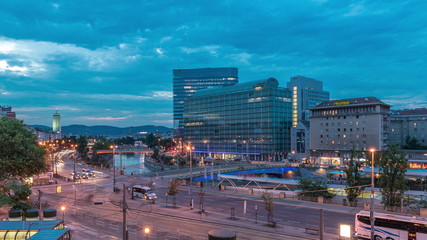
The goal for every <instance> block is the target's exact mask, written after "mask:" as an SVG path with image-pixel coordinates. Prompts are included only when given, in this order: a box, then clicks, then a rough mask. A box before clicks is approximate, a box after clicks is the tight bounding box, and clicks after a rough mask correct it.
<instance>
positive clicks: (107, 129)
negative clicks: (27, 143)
mask: <svg viewBox="0 0 427 240" xmlns="http://www.w3.org/2000/svg"><path fill="white" fill-rule="evenodd" d="M32 127H34V128H38V129H40V130H44V131H52V128H51V127H48V126H43V125H33V126H32ZM61 130H62V133H64V134H65V135H72V136H80V135H81V136H95V135H98V136H107V137H120V136H126V135H129V134H131V133H132V134H136V133H138V132H147V133H153V132H170V131H172V128H168V127H163V126H154V125H145V126H139V127H124V128H120V127H112V126H86V125H70V126H63V127H61Z"/></svg>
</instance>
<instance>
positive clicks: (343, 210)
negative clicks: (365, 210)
mask: <svg viewBox="0 0 427 240" xmlns="http://www.w3.org/2000/svg"><path fill="white" fill-rule="evenodd" d="M188 188H189V187H187V186H180V189H183V190H184V189H185V190H186V191H188V190H187V189H188ZM204 191H205V193H206V194H210V195H220V196H227V197H234V198H239V199H248V200H255V201H260V202H262V201H263V200H262V199H261V197H259V196H257V195H249V194H242V193H237V192H233V191H227V190H223V191H219V190H217V189H213V188H204ZM273 203H275V204H282V205H288V206H296V207H302V208H310V209H316V210H318V209H323V210H325V211H332V212H339V213H346V214H356V213H358V212H359V211H360V210H362V207H356V208H355V207H347V206H340V205H335V204H326V203H324V204H322V203H315V202H306V201H300V200H292V199H277V198H273Z"/></svg>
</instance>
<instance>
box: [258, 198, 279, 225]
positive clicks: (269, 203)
mask: <svg viewBox="0 0 427 240" xmlns="http://www.w3.org/2000/svg"><path fill="white" fill-rule="evenodd" d="M261 198H262V199H263V200H264V208H265V210H266V211H267V222H268V224H269V225H271V226H275V225H276V224H275V222H274V221H273V194H272V193H271V192H268V190H266V191H265V192H263V193H262V194H261Z"/></svg>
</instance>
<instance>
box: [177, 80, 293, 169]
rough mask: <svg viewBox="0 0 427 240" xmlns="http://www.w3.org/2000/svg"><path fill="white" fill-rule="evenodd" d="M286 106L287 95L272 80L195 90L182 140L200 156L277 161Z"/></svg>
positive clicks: (288, 120)
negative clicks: (189, 144)
mask: <svg viewBox="0 0 427 240" xmlns="http://www.w3.org/2000/svg"><path fill="white" fill-rule="evenodd" d="M291 104H292V96H291V91H290V90H289V89H286V88H281V87H279V83H278V81H277V80H276V79H274V78H269V79H267V80H260V81H252V82H245V83H238V84H236V85H233V86H228V87H220V88H212V89H206V90H201V91H198V92H197V93H195V94H194V95H193V97H192V98H191V99H189V100H187V101H186V102H185V104H184V125H185V127H184V133H185V134H184V135H185V141H186V142H187V143H189V142H190V143H191V145H192V146H194V150H193V152H194V153H195V154H196V155H200V156H204V157H207V156H210V157H213V158H221V159H227V158H239V159H250V160H260V161H274V160H281V159H283V158H285V157H286V154H287V153H288V151H289V147H290V146H289V129H290V126H291V124H292V117H291V114H292V106H291Z"/></svg>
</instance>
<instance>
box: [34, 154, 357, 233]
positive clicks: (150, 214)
mask: <svg viewBox="0 0 427 240" xmlns="http://www.w3.org/2000/svg"><path fill="white" fill-rule="evenodd" d="M72 167H73V164H70V163H69V162H68V163H67V162H66V163H65V165H64V170H61V171H64V172H67V171H71V170H72V169H71V168H72ZM78 169H79V170H80V169H81V167H80V166H79V167H78ZM149 181H155V192H156V193H157V196H158V201H157V202H156V204H154V205H150V204H149V203H148V202H147V201H144V200H141V199H135V200H131V199H130V196H129V195H128V196H127V197H126V200H127V204H128V207H129V210H128V224H129V225H130V230H129V231H130V233H131V234H130V239H138V238H139V237H141V236H139V235H138V234H141V233H140V230H138V229H137V228H138V227H139V228H140V227H141V226H143V225H144V224H145V225H147V224H148V225H150V226H152V228H154V229H155V231H156V232H157V236H160V235H162V234H163V236H164V239H167V238H168V237H167V236H179V235H180V234H181V235H183V236H184V235H185V236H190V235H192V234H195V235H194V236H199V237H200V239H203V238H202V237H201V236H206V233H207V231H208V230H210V229H212V228H231V229H233V230H234V231H236V232H237V233H238V236H239V238H241V239H267V237H268V239H284V236H287V238H286V239H292V236H299V237H297V238H295V239H298V238H301V239H304V238H306V239H315V238H316V236H315V235H314V236H313V235H310V234H306V233H304V232H302V231H301V229H305V228H314V229H317V228H318V227H319V212H320V211H319V210H318V209H307V208H304V207H302V206H299V205H300V202H298V201H287V203H288V204H289V203H290V204H292V205H287V204H283V203H275V204H274V221H275V222H276V223H277V225H278V227H276V228H270V227H266V226H265V223H266V221H267V213H266V211H265V209H264V203H263V202H262V200H261V199H260V198H259V197H254V196H250V195H248V196H244V195H243V196H242V195H236V194H232V193H227V192H221V191H218V190H215V189H212V188H210V189H206V193H205V195H204V197H203V204H204V208H205V210H206V212H207V215H200V214H198V213H197V211H196V210H197V209H198V208H199V206H200V201H201V198H200V196H199V194H198V192H199V191H200V189H199V188H193V196H190V195H189V192H188V189H187V188H185V187H183V191H181V192H180V193H179V194H178V195H177V196H176V206H177V208H176V209H175V208H171V205H172V199H171V197H170V196H169V197H168V203H167V205H168V207H166V197H165V194H166V192H167V191H168V185H169V182H168V181H167V180H161V179H156V178H146V177H136V176H122V175H118V176H117V186H118V187H121V186H122V184H125V185H126V186H131V185H134V184H148V182H149ZM71 184H72V183H70V184H68V185H64V186H63V192H62V193H61V194H55V193H54V191H53V188H51V187H49V186H47V187H45V188H44V189H43V188H42V189H43V191H44V193H45V194H44V195H43V200H44V201H49V202H51V203H52V205H53V206H59V205H63V204H64V205H68V206H70V208H71V210H70V211H68V212H67V215H66V216H67V217H66V218H67V219H68V221H69V222H72V223H74V225H73V228H74V229H76V230H77V231H78V232H77V234H78V236H79V238H78V239H85V237H84V236H81V235H79V233H82V232H85V234H89V233H88V232H91V231H92V232H93V234H95V236H96V235H97V234H98V236H101V235H99V234H100V231H101V232H102V230H103V229H105V228H107V229H109V230H111V229H112V232H104V233H105V234H104V235H103V237H102V238H101V237H100V238H99V239H115V238H114V236H115V237H119V236H120V234H118V233H119V232H120V230H121V226H119V225H121V224H118V223H121V221H122V213H121V211H120V204H121V200H122V199H121V198H122V194H121V193H122V191H121V192H119V193H112V189H113V183H112V177H111V173H110V174H107V173H106V174H104V177H100V176H98V177H96V178H91V179H89V180H82V183H81V184H73V185H74V187H73V186H72V185H71ZM74 196H75V197H76V199H74ZM91 196H93V197H91ZM192 198H193V202H194V208H195V209H194V210H191V209H190V202H191V199H192ZM244 200H246V201H247V212H246V215H244V214H243V202H244ZM74 202H76V204H77V206H76V207H74ZM93 202H102V203H103V204H102V205H94V204H93ZM255 206H257V209H258V210H257V213H256V215H257V219H256V220H257V221H258V223H255ZM232 208H234V213H235V218H236V219H237V220H234V221H233V220H231V219H230V217H231V211H232ZM70 212H71V213H73V214H72V215H70ZM81 213H85V214H84V216H82V215H79V214H81ZM71 217H73V218H71ZM91 217H94V219H95V220H94V219H92V218H91ZM197 220H198V221H197ZM87 221H89V222H87ZM93 222H96V223H98V224H97V225H94V226H92V225H91V224H92V223H93ZM103 223H104V225H102V224H103ZM324 223H325V232H326V233H327V234H329V235H328V236H337V234H338V232H337V229H338V226H339V224H340V223H346V224H353V223H354V214H348V213H341V212H334V211H327V210H325V211H324ZM105 224H107V225H108V226H105ZM87 236H89V235H87ZM132 236H133V237H132ZM153 236H154V235H153ZM261 236H263V237H262V238H260V237H261ZM82 237H83V238H82ZM264 237H265V238H264ZM87 239H90V238H89V237H87ZM159 239H163V238H159ZM172 239H173V238H172ZM195 239H197V238H195Z"/></svg>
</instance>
